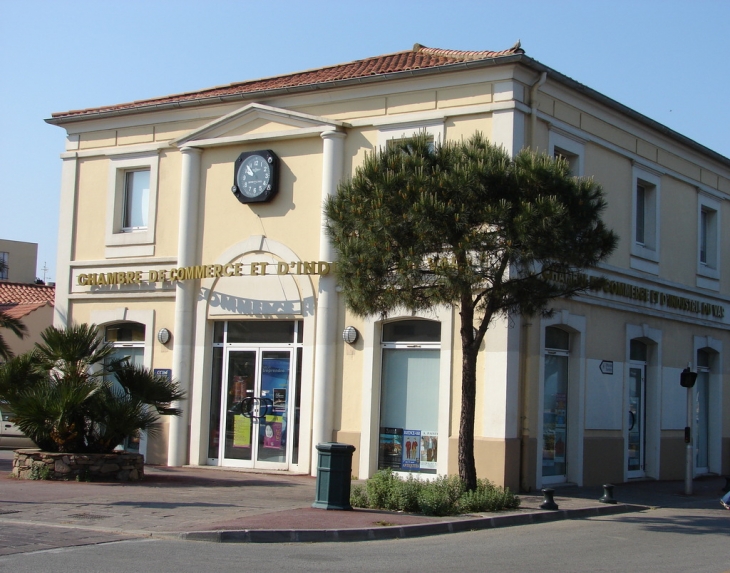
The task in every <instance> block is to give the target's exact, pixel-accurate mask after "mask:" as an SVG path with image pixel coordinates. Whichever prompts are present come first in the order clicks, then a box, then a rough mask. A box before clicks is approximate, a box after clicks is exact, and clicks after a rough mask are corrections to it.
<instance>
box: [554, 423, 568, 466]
mask: <svg viewBox="0 0 730 573" xmlns="http://www.w3.org/2000/svg"><path fill="white" fill-rule="evenodd" d="M553 459H554V461H555V462H556V463H561V464H562V463H564V462H565V429H562V430H558V429H556V430H555V454H554V457H553Z"/></svg>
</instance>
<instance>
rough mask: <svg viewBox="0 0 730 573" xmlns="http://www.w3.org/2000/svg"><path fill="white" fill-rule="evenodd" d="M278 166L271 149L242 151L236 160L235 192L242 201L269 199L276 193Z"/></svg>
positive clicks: (250, 201)
mask: <svg viewBox="0 0 730 573" xmlns="http://www.w3.org/2000/svg"><path fill="white" fill-rule="evenodd" d="M276 167H277V163H276V156H275V155H274V154H273V152H271V151H253V152H247V153H242V154H241V155H240V156H239V157H238V159H237V160H236V167H235V176H234V185H233V189H232V191H233V194H234V195H235V196H236V197H237V198H238V200H239V201H241V202H242V203H252V202H258V201H268V200H269V199H271V198H272V197H273V196H274V195H275V194H276V179H277V178H276Z"/></svg>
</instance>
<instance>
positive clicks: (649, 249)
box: [631, 165, 661, 274]
mask: <svg viewBox="0 0 730 573" xmlns="http://www.w3.org/2000/svg"><path fill="white" fill-rule="evenodd" d="M639 186H642V187H643V188H644V190H645V195H644V238H643V241H639V238H638V237H637V234H636V230H637V229H636V227H637V222H638V217H639V213H638V212H637V196H638V187H639ZM660 197H661V176H660V175H659V174H658V173H656V172H653V171H650V170H649V169H648V168H645V167H639V166H636V165H635V166H634V167H633V169H632V177H631V268H633V269H637V270H640V271H644V272H648V273H652V274H659V229H660V227H661V220H660V209H659V206H660V205H661V202H660Z"/></svg>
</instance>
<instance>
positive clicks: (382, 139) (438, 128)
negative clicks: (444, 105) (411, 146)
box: [378, 120, 445, 149]
mask: <svg viewBox="0 0 730 573" xmlns="http://www.w3.org/2000/svg"><path fill="white" fill-rule="evenodd" d="M422 131H425V132H426V134H428V135H430V136H431V137H432V138H433V141H434V143H443V142H444V138H445V130H444V122H443V120H438V121H435V122H433V121H431V122H419V123H407V124H400V125H398V126H397V127H387V128H381V129H380V130H379V131H378V147H380V148H381V149H385V146H386V145H388V142H389V141H391V140H393V139H404V138H406V137H412V136H414V135H416V134H417V133H420V132H422Z"/></svg>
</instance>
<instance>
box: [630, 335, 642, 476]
mask: <svg viewBox="0 0 730 573" xmlns="http://www.w3.org/2000/svg"><path fill="white" fill-rule="evenodd" d="M646 361H647V346H646V344H644V343H643V342H640V341H638V340H632V341H631V349H630V363H629V404H628V405H629V408H628V421H627V424H628V426H627V428H628V440H627V444H628V451H627V464H628V465H627V477H628V478H629V479H631V478H643V477H645V475H646V472H645V467H646V464H645V458H646Z"/></svg>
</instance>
